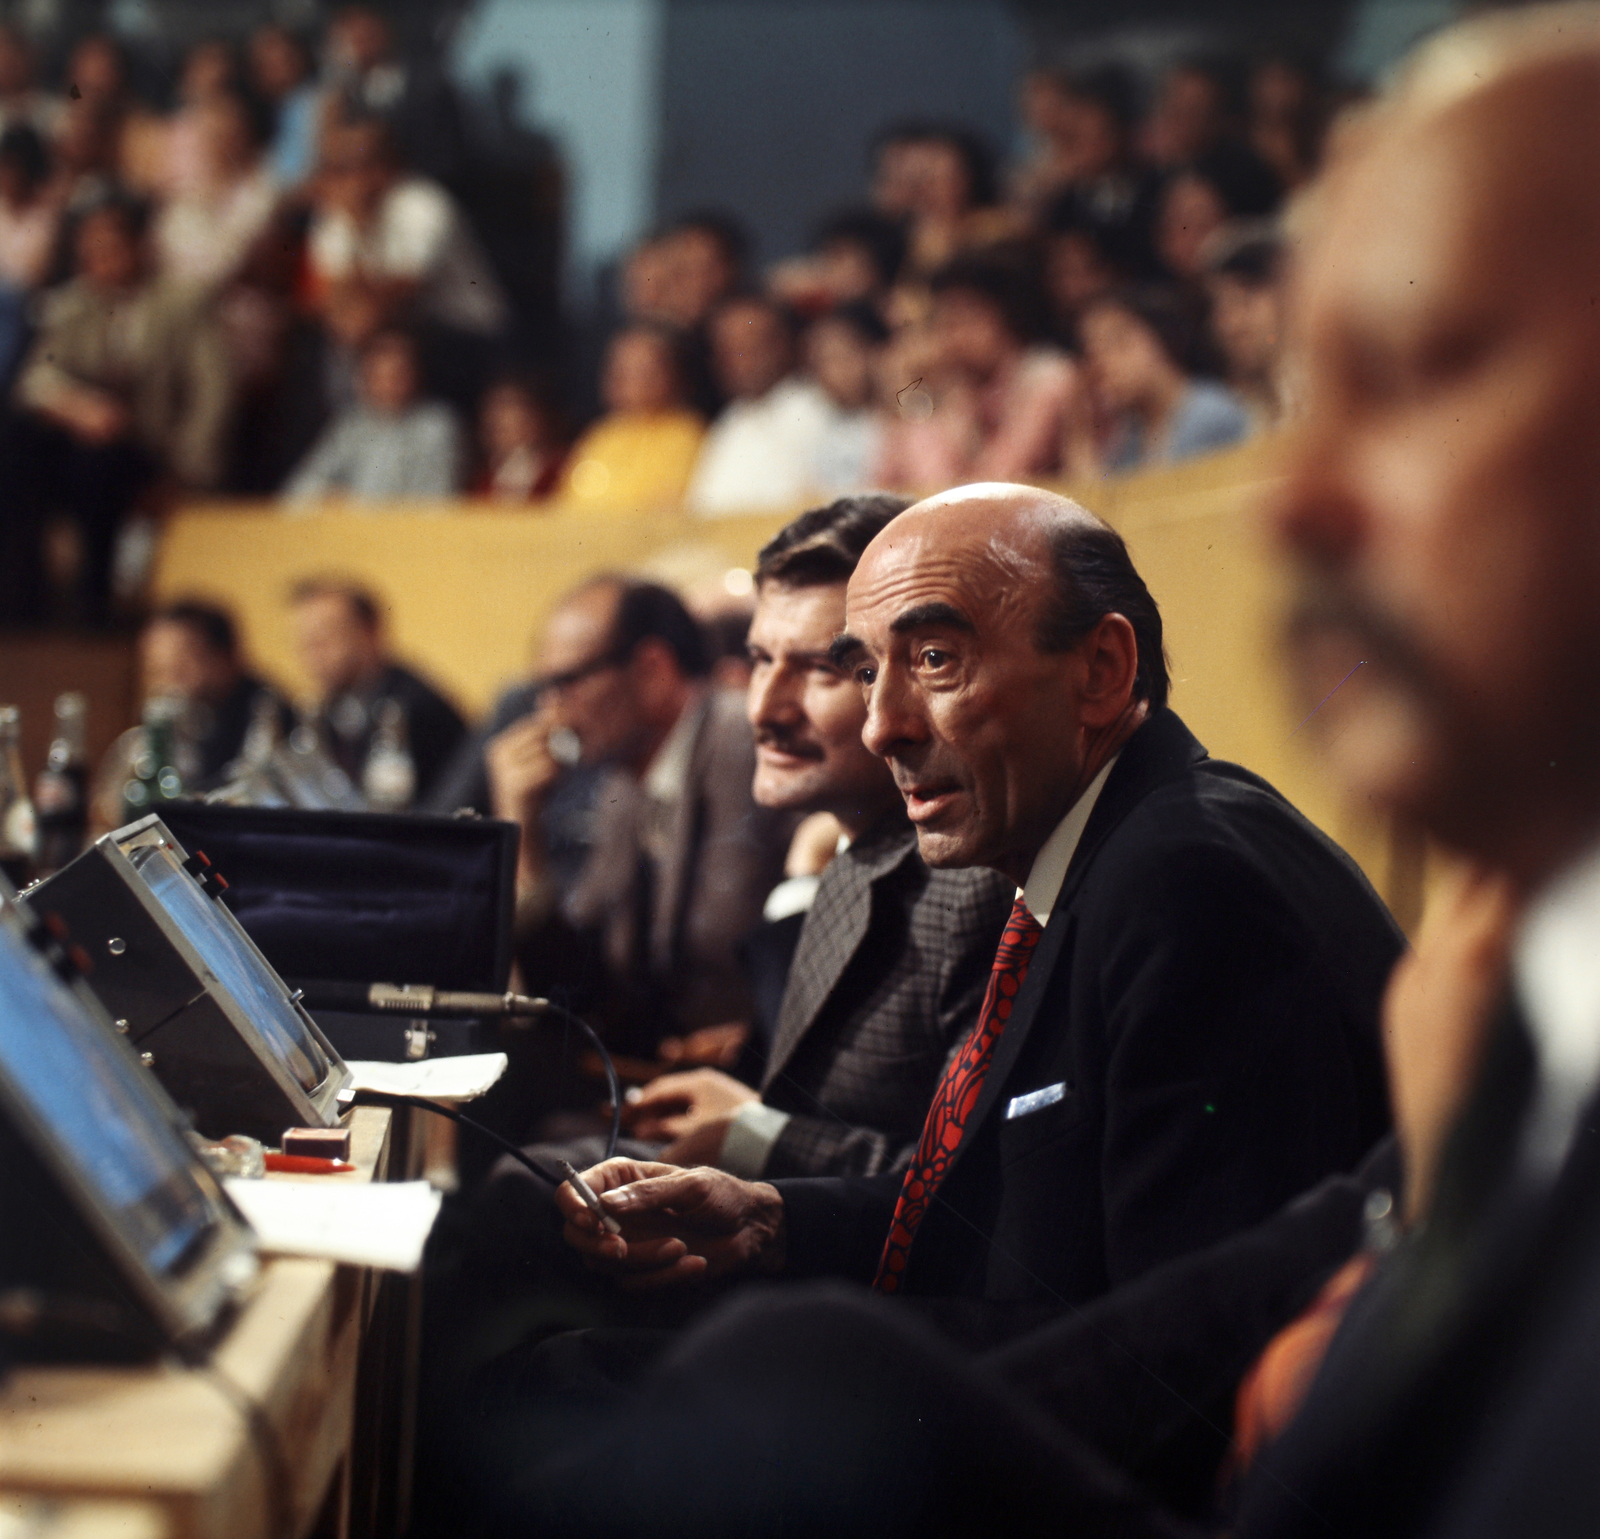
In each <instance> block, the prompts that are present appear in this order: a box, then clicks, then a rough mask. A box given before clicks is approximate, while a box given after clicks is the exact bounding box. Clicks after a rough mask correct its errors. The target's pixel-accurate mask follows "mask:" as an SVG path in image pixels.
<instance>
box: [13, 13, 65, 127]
mask: <svg viewBox="0 0 1600 1539" xmlns="http://www.w3.org/2000/svg"><path fill="white" fill-rule="evenodd" d="M61 109H62V102H61V98H60V97H58V96H52V95H50V94H49V93H48V92H45V91H41V90H40V89H39V85H38V79H37V70H36V67H35V63H34V53H33V48H32V46H31V45H30V44H29V42H28V40H27V39H26V38H25V37H24V36H23V35H22V34H21V33H20V32H18V31H17V29H16V28H15V27H12V26H8V25H6V24H4V23H0V133H3V132H5V131H6V130H7V129H10V128H31V129H32V130H33V131H34V132H35V133H36V134H38V135H40V137H42V138H45V139H48V138H49V137H50V135H51V134H53V133H54V132H55V130H56V127H57V125H58V124H59V122H60V119H61Z"/></svg>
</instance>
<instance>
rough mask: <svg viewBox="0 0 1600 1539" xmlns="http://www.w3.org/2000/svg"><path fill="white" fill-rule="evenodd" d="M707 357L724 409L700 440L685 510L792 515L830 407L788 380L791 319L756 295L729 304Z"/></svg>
mask: <svg viewBox="0 0 1600 1539" xmlns="http://www.w3.org/2000/svg"><path fill="white" fill-rule="evenodd" d="M711 356H712V364H713V367H714V368H715V370H716V377H717V383H718V385H719V386H721V388H722V391H723V393H724V394H725V395H726V396H727V397H728V405H727V406H726V407H725V408H724V409H723V411H722V413H721V415H720V416H719V417H718V418H717V419H716V421H715V422H713V423H712V424H711V427H710V430H709V431H708V432H707V434H706V438H705V443H704V445H703V446H702V448H701V450H700V456H699V459H698V460H697V462H696V464H695V468H694V475H693V476H692V478H691V479H690V482H689V490H688V496H687V498H686V503H687V506H688V507H689V508H690V509H691V510H692V511H693V512H696V513H700V514H705V515H712V516H717V515H721V514H728V513H753V512H760V511H763V510H765V509H769V508H774V509H783V508H797V507H799V506H800V505H801V504H802V503H803V502H805V501H806V499H807V498H808V497H809V496H810V495H811V492H812V475H813V473H814V472H813V467H814V466H815V464H816V462H817V454H818V450H819V448H820V446H821V444H822V441H823V439H824V437H825V436H826V434H827V431H828V424H829V420H830V417H831V415H832V407H831V405H830V403H829V401H828V398H827V397H826V396H825V395H824V394H823V392H822V391H821V390H820V389H819V388H818V387H817V386H816V385H814V384H812V383H811V382H810V381H809V380H803V379H800V378H798V377H797V376H796V374H795V372H794V370H795V361H796V360H795V329H794V318H793V316H792V315H791V314H790V312H789V311H788V310H787V309H786V308H785V307H784V306H783V305H781V304H779V303H778V302H777V301H776V300H772V299H766V298H763V297H761V296H760V295H755V294H747V295H741V296H739V297H738V298H735V299H730V300H728V301H727V302H726V303H725V304H724V305H723V306H722V307H721V309H719V310H718V311H717V312H716V314H715V315H714V316H713V317H712V319H711Z"/></svg>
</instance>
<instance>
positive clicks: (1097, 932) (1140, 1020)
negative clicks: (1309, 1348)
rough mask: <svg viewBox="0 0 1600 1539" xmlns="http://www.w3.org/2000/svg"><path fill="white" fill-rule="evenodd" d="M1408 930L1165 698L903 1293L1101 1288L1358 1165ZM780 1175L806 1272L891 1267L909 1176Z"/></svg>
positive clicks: (1090, 843) (1126, 764)
mask: <svg viewBox="0 0 1600 1539" xmlns="http://www.w3.org/2000/svg"><path fill="white" fill-rule="evenodd" d="M1401 944H1402V942H1401V936H1400V932H1399V930H1398V928H1397V927H1396V926H1395V924H1394V922H1393V920H1392V919H1391V918H1390V917H1389V915H1388V913H1387V911H1386V910H1385V909H1384V907H1383V905H1382V903H1381V902H1380V901H1379V899H1378V897H1377V895H1376V894H1375V893H1374V892H1373V891H1372V889H1371V887H1370V886H1369V885H1368V883H1367V882H1366V880H1365V879H1364V878H1363V877H1362V876H1361V874H1360V872H1359V871H1358V870H1357V868H1356V866H1355V864H1354V863H1353V862H1352V861H1351V860H1350V859H1349V858H1348V857H1347V856H1346V855H1345V854H1344V853H1343V852H1342V851H1341V850H1339V849H1338V847H1337V846H1336V845H1334V844H1333V843H1332V842H1331V841H1330V840H1328V839H1327V838H1325V837H1324V836H1323V835H1322V834H1321V833H1319V832H1318V831H1317V830H1316V829H1315V828H1313V827H1312V825H1311V824H1310V823H1308V822H1307V821H1306V820H1305V819H1304V818H1303V817H1301V816H1300V814H1299V813H1297V812H1296V811H1295V810H1294V809H1293V808H1292V807H1290V806H1289V804H1288V803H1287V802H1285V801H1284V800H1283V798H1282V797H1280V796H1279V795H1278V794H1277V793H1276V792H1275V791H1273V790H1272V788H1271V787H1270V786H1268V785H1266V784H1265V783H1264V782H1263V781H1261V780H1259V779H1258V778H1257V777H1255V776H1254V775H1251V774H1250V773H1248V772H1247V771H1245V770H1242V769H1240V768H1238V767H1237V766H1236V765H1230V764H1223V763H1218V762H1216V761H1214V760H1211V759H1209V758H1208V757H1207V756H1206V753H1205V750H1204V749H1203V748H1202V747H1201V746H1200V744H1199V743H1197V742H1196V741H1195V739H1194V738H1193V737H1192V736H1191V735H1190V734H1189V732H1188V730H1187V729H1186V728H1185V727H1184V725H1183V723H1182V722H1181V721H1179V720H1178V718H1177V717H1176V716H1175V715H1174V714H1173V713H1171V712H1170V711H1161V712H1158V713H1157V714H1156V715H1155V716H1154V717H1153V718H1152V719H1151V720H1150V721H1148V722H1147V723H1146V724H1145V725H1144V726H1143V727H1141V728H1140V729H1139V730H1138V731H1137V732H1136V733H1135V734H1134V736H1133V737H1132V738H1131V739H1130V740H1129V742H1128V743H1127V745H1126V747H1125V748H1124V749H1123V751H1122V755H1121V757H1120V759H1119V760H1118V762H1117V765H1116V768H1115V769H1114V770H1113V771H1112V773H1111V775H1110V777H1109V778H1108V780H1107V781H1106V785H1105V788H1104V790H1103V791H1102V793H1101V795H1100V799H1099V801H1098V802H1097V804H1096V806H1095V809H1094V812H1093V814H1092V816H1091V817H1090V819H1089V823H1088V826H1087V828H1086V829H1085V830H1084V835H1083V838H1082V840H1081V842H1080V843H1079V846H1078V849H1077V852H1076V854H1075V856H1074V858H1073V861H1072V864H1071V866H1070V867H1069V869H1068V872H1067V876H1066V881H1065V883H1064V885H1063V887H1062V890H1061V894H1060V897H1059V898H1058V899H1057V902H1056V904H1055V907H1054V909H1053V911H1052V914H1051V918H1050V923H1049V925H1048V926H1047V927H1046V929H1045V933H1044V936H1043V938H1042V939H1041V940H1040V942H1039V945H1038V948H1037V950H1036V951H1035V953H1034V956H1033V960H1032V964H1031V966H1030V968H1029V971H1028V976H1027V979H1026V981H1025V983H1024V985H1023V987H1022V989H1021V991H1020V992H1019V993H1018V995H1017V998H1016V1002H1015V1005H1014V1008H1013V1011H1012V1015H1011V1018H1010V1021H1009V1023H1008V1025H1007V1027H1006V1030H1005V1032H1004V1034H1003V1035H1002V1037H1001V1038H1000V1041H999V1044H998V1046H997V1048H996V1050H995V1056H994V1060H993V1063H992V1065H991V1067H990V1069H989V1073H988V1076H987V1078H986V1080H985V1082H984V1086H983V1090H982V1093H981V1095H980V1097H979V1099H978V1102H977V1105H976V1106H975V1107H974V1110H973V1113H972V1115H971V1116H970V1117H969V1118H968V1120H967V1123H966V1127H965V1130H964V1133H963V1137H962V1141H961V1144H960V1147H959V1148H958V1150H957V1152H956V1155H955V1158H954V1160H953V1162H952V1165H951V1169H950V1173H949V1175H948V1176H947V1178H946V1180H945V1182H944V1185H943V1187H942V1188H941V1191H940V1193H939V1197H938V1200H937V1201H936V1202H935V1203H934V1204H933V1206H932V1207H931V1208H930V1210H929V1212H928V1214H927V1217H926V1218H925V1219H924V1221H923V1224H922V1226H921V1228H920V1230H919V1231H918V1234H917V1237H916V1241H915V1243H914V1245H913V1248H912V1252H911V1256H910V1260H909V1263H908V1266H907V1270H906V1274H905V1285H904V1291H905V1292H909V1293H914V1294H922V1295H954V1296H962V1297H968V1298H974V1299H983V1300H990V1301H996V1302H1003V1303H1030V1302H1044V1301H1048V1300H1055V1301H1058V1302H1067V1303H1078V1302H1082V1301H1084V1300H1087V1299H1091V1298H1094V1297H1097V1296H1098V1295H1100V1294H1102V1293H1105V1292H1106V1291H1107V1290H1108V1289H1110V1288H1112V1287H1115V1286H1117V1285H1119V1284H1121V1283H1123V1282H1126V1281H1127V1280H1129V1279H1131V1278H1133V1277H1136V1276H1138V1275H1139V1274H1140V1273H1142V1272H1144V1271H1146V1270H1148V1269H1149V1268H1151V1267H1153V1266H1155V1265H1157V1264H1158V1263H1160V1262H1163V1261H1167V1260H1170V1259H1171V1258H1173V1257H1176V1256H1179V1255H1182V1254H1185V1253H1186V1252H1189V1251H1193V1250H1197V1249H1199V1248H1201V1247H1202V1246H1205V1245H1208V1244H1211V1243H1212V1242H1214V1241H1216V1240H1218V1239H1220V1238H1222V1237H1223V1236H1225V1235H1228V1234H1230V1233H1233V1232H1235V1231H1237V1230H1240V1229H1243V1228H1246V1227H1248V1226H1249V1225H1251V1224H1254V1223H1258V1222H1260V1221H1261V1220H1263V1219H1265V1218H1266V1217H1267V1216H1268V1215H1270V1214H1271V1213H1273V1212H1274V1211H1275V1210H1276V1209H1278V1208H1279V1207H1281V1206H1282V1205H1283V1204H1284V1203H1285V1202H1287V1201H1288V1200H1289V1199H1290V1198H1292V1197H1293V1196H1295V1195H1296V1194H1297V1193H1299V1192H1301V1191H1303V1190H1305V1189H1307V1188H1309V1187H1311V1186H1313V1185H1314V1184H1315V1183H1316V1182H1317V1181H1319V1180H1320V1179H1321V1178H1322V1177H1324V1176H1326V1175H1328V1174H1329V1173H1331V1172H1334V1171H1338V1170H1341V1169H1349V1168H1351V1167H1353V1166H1354V1165H1355V1163H1356V1162H1357V1161H1358V1160H1359V1159H1360V1158H1361V1157H1362V1155H1363V1154H1364V1153H1365V1152H1366V1151H1367V1150H1368V1149H1369V1148H1370V1147H1371V1146H1372V1145H1373V1144H1374V1143H1375V1142H1376V1141H1377V1139H1378V1137H1379V1136H1380V1135H1381V1134H1382V1133H1383V1132H1384V1130H1385V1127H1386V1125H1387V1120H1388V1104H1387V1095H1386V1091H1385V1087H1384V1076H1383V1065H1382V1059H1381V1054H1380V1050H1379V1042H1378V1031H1377V1017H1378V1003H1379V998H1380V995H1381V992H1382V989H1383V986H1384V983H1385V981H1386V979H1387V977H1388V974H1389V971H1390V968H1391V967H1392V965H1393V963H1394V960H1395V958H1396V956H1397V955H1398V954H1399V951H1400V948H1401ZM1057 1086H1059V1087H1061V1094H1060V1098H1059V1099H1057V1100H1055V1101H1054V1102H1053V1104H1047V1105H1044V1106H1043V1107H1042V1108H1040V1109H1038V1110H1033V1111H1030V1112H1028V1113H1026V1114H1025V1115H1017V1116H1008V1108H1009V1106H1010V1103H1011V1101H1012V1099H1013V1098H1014V1097H1017V1096H1021V1095H1024V1094H1026V1093H1028V1092H1030V1091H1035V1090H1041V1089H1048V1088H1051V1087H1057ZM780 1189H781V1190H782V1192H783V1197H784V1203H785V1214H786V1222H787V1227H788V1258H789V1262H788V1264H789V1269H790V1271H791V1272H794V1273H797V1274H800V1275H817V1274H827V1273H833V1274H843V1275H846V1276H854V1277H858V1278H863V1279H866V1278H870V1277H871V1275H872V1273H873V1270H874V1268H875V1266H876V1264H877V1259H878V1255H879V1252H880V1250H881V1247H882V1245H883V1240H884V1236H885V1235H886V1234H887V1232H888V1227H889V1219H890V1215H891V1213H892V1211H893V1207H894V1201H895V1197H896V1195H897V1191H898V1182H897V1181H896V1180H895V1179H894V1178H892V1177H890V1178H878V1179H876V1180H866V1181H848V1180H833V1181H820V1180H819V1181H814V1182H811V1181H797V1182H785V1183H781V1185H780Z"/></svg>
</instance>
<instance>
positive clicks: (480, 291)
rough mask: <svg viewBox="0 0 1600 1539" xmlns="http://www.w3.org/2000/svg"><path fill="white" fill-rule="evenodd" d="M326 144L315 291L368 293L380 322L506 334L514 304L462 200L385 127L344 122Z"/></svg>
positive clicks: (312, 247) (313, 264) (309, 248)
mask: <svg viewBox="0 0 1600 1539" xmlns="http://www.w3.org/2000/svg"><path fill="white" fill-rule="evenodd" d="M325 144H326V148H325V151H324V154H323V159H322V165H321V168H320V170H319V173H318V176H317V181H316V192H315V211H314V213H313V216H312V221H311V229H310V233H309V235H308V237H307V243H306V257H307V261H308V263H309V265H310V277H311V282H312V286H313V290H314V292H316V293H319V294H321V295H324V296H328V295H331V294H335V293H338V292H339V291H341V290H346V289H356V290H359V291H361V292H363V293H364V294H365V295H367V296H369V297H370V298H371V300H372V301H373V304H374V307H375V311H376V315H377V317H378V321H379V324H388V323H390V322H392V321H395V320H397V319H401V318H408V319H411V320H413V321H417V322H423V323H429V324H432V325H434V326H436V327H438V328H441V329H442V330H444V331H446V332H448V333H450V334H452V340H455V338H457V337H477V338H487V337H494V336H496V335H498V334H499V333H500V332H501V331H503V330H504V328H505V326H506V324H507V321H508V319H509V316H508V312H507V310H506V303H505V298H504V296H503V295H502V293H501V291H500V285H499V283H498V282H497V281H496V280H495V277H494V274H493V273H492V272H491V271H490V270H489V266H488V263H487V262H486V260H485V259H484V256H483V253H482V251H481V250H480V248H479V246H478V243H477V241H476V240H475V239H474V238H473V235H472V232H471V231H470V230H469V229H468V228H467V225H466V222H465V220H464V219H463V218H462V217H461V212H460V210H459V209H458V208H457V206H456V203H455V200H454V199H453V198H451V196H450V194H449V193H448V192H447V191H446V190H445V189H444V188H443V187H442V186H441V185H440V184H439V183H437V182H435V181H432V180H430V179H429V178H427V177H422V176H415V175H411V174H409V173H408V172H407V171H406V170H405V169H404V168H403V167H402V165H401V164H400V162H399V161H398V160H397V159H396V156H395V153H394V147H393V141H392V139H391V137H390V132H389V129H388V128H387V126H386V125H385V124H384V123H383V121H382V120H381V119H378V118H363V119H357V120H355V121H351V122H346V123H343V124H340V125H338V126H336V127H333V128H330V129H329V131H328V134H327V137H326V140H325Z"/></svg>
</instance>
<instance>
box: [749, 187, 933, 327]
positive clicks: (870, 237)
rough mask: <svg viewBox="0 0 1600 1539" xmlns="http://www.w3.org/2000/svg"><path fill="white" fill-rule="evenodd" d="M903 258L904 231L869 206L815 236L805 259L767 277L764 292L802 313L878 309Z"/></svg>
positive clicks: (785, 264) (851, 212)
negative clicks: (866, 306)
mask: <svg viewBox="0 0 1600 1539" xmlns="http://www.w3.org/2000/svg"><path fill="white" fill-rule="evenodd" d="M905 259H906V232H905V227H904V226H903V225H902V224H901V222H900V221H899V220H897V219H891V218H889V217H888V216H887V215H885V214H883V213H880V212H879V211H878V210H877V209H873V208H854V209H845V210H843V211H842V212H840V213H837V214H835V215H834V216H833V217H832V218H831V219H829V220H828V221H827V222H826V223H825V224H824V225H823V226H822V227H821V229H820V230H818V232H817V238H816V240H815V242H813V245H812V249H811V251H810V252H809V253H807V254H806V255H805V256H799V257H793V258H791V259H790V260H789V261H787V262H780V263H778V264H777V265H776V266H775V267H773V268H771V269H770V270H769V271H768V273H767V290H768V292H769V293H771V294H772V295H774V296H775V297H776V298H778V299H781V300H783V301H784V302H785V303H786V304H788V305H790V306H792V307H793V308H794V309H795V310H796V311H798V312H799V313H801V314H802V315H815V314H819V313H821V312H823V311H826V310H828V309H829V308H830V307H832V306H834V305H848V304H856V303H865V304H870V305H872V306H873V307H874V308H875V309H879V310H882V309H884V308H885V307H886V306H887V304H888V299H889V292H890V290H891V289H892V288H893V287H894V285H895V282H896V280H897V279H898V278H899V276H900V269H901V267H902V266H903V265H904V263H905Z"/></svg>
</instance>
